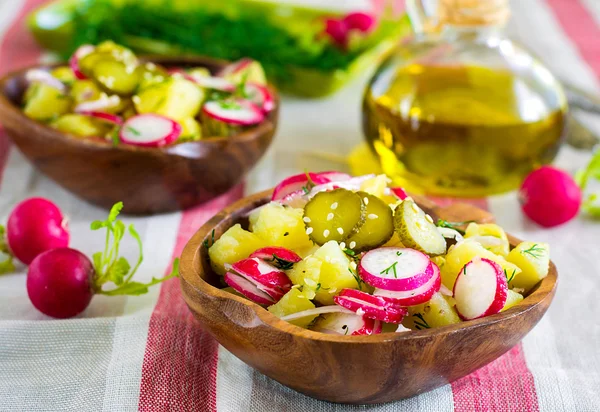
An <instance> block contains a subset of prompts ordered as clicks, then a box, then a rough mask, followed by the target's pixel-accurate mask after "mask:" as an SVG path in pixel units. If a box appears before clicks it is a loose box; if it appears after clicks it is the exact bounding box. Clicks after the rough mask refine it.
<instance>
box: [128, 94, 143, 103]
mask: <svg viewBox="0 0 600 412" xmlns="http://www.w3.org/2000/svg"><path fill="white" fill-rule="evenodd" d="M131 100H133V102H134V103H135V104H140V102H141V101H142V99H140V96H133V97H132V98H131Z"/></svg>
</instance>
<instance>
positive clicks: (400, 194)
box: [390, 187, 408, 200]
mask: <svg viewBox="0 0 600 412" xmlns="http://www.w3.org/2000/svg"><path fill="white" fill-rule="evenodd" d="M390 192H392V194H393V195H394V196H396V197H397V198H398V199H400V200H404V199H406V198H407V197H408V195H407V194H406V192H405V191H404V189H402V188H401V187H390Z"/></svg>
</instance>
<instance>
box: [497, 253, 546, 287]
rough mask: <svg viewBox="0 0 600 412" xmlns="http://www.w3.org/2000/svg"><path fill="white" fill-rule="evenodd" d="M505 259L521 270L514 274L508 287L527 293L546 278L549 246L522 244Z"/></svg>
mask: <svg viewBox="0 0 600 412" xmlns="http://www.w3.org/2000/svg"><path fill="white" fill-rule="evenodd" d="M507 259H508V261H509V262H511V263H513V264H515V265H517V266H519V267H520V268H521V270H522V272H518V273H516V274H515V276H514V278H513V280H512V281H511V282H510V284H509V287H514V288H522V289H525V293H527V292H529V291H530V290H531V289H532V288H533V287H534V286H535V285H536V284H537V283H538V282H539V281H540V280H542V279H544V278H545V277H546V276H548V269H549V267H550V246H549V245H548V244H547V243H539V242H537V243H536V242H522V243H519V245H517V247H516V248H514V249H513V250H511V251H510V253H509V254H508V258H507ZM509 277H510V276H509Z"/></svg>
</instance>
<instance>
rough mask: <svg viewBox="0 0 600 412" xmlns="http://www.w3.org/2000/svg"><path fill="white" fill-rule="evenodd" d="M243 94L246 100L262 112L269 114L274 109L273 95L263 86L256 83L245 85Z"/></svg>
mask: <svg viewBox="0 0 600 412" xmlns="http://www.w3.org/2000/svg"><path fill="white" fill-rule="evenodd" d="M244 92H245V93H246V96H247V98H248V100H250V101H251V102H252V103H254V104H255V105H256V106H258V107H259V108H260V109H261V110H262V111H263V112H265V113H269V112H270V111H272V110H273V109H274V108H275V100H273V95H272V94H271V92H270V91H269V89H268V88H266V87H265V86H261V85H260V84H256V83H246V86H245V88H244Z"/></svg>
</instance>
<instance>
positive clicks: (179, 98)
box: [133, 78, 204, 120]
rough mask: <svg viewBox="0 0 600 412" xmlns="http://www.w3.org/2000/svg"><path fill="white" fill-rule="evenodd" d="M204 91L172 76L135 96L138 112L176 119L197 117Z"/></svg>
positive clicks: (134, 101)
mask: <svg viewBox="0 0 600 412" xmlns="http://www.w3.org/2000/svg"><path fill="white" fill-rule="evenodd" d="M203 100H204V92H203V91H202V90H201V89H200V88H199V87H197V86H196V85H195V84H194V83H192V82H190V81H188V80H185V79H183V78H171V79H169V80H168V81H166V82H163V83H159V84H157V85H156V86H152V87H149V88H146V89H143V90H142V91H141V92H140V93H139V94H138V95H136V96H134V97H133V103H134V104H135V108H136V110H137V112H138V113H156V114H160V115H163V116H166V117H169V118H171V119H174V120H181V119H185V118H189V117H191V118H193V117H196V115H197V114H198V112H199V111H200V105H201V104H202V101H203Z"/></svg>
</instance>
